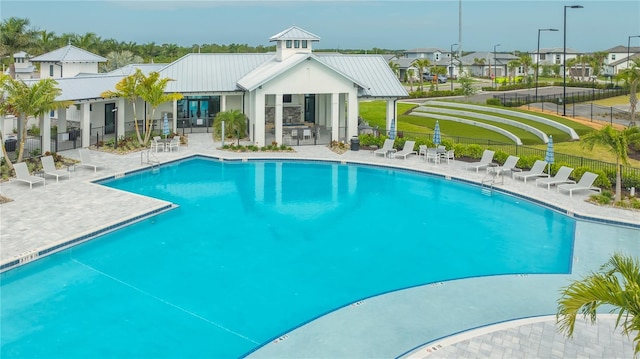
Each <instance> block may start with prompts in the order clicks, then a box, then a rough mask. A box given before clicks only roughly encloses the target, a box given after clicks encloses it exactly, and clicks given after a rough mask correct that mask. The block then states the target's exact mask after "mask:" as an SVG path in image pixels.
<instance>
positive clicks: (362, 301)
mask: <svg viewBox="0 0 640 359" xmlns="http://www.w3.org/2000/svg"><path fill="white" fill-rule="evenodd" d="M363 304H364V300H359V301H357V302H355V303H352V304H351V306H352V307H358V306H361V305H363Z"/></svg>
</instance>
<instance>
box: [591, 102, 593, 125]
mask: <svg viewBox="0 0 640 359" xmlns="http://www.w3.org/2000/svg"><path fill="white" fill-rule="evenodd" d="M591 122H593V102H592V103H591Z"/></svg>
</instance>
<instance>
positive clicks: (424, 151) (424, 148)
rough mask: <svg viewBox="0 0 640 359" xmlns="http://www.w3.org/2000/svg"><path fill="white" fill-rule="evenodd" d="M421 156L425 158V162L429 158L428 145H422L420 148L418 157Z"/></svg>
mask: <svg viewBox="0 0 640 359" xmlns="http://www.w3.org/2000/svg"><path fill="white" fill-rule="evenodd" d="M420 156H424V157H425V161H426V158H427V145H420V146H418V157H420Z"/></svg>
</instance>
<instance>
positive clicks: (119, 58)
mask: <svg viewBox="0 0 640 359" xmlns="http://www.w3.org/2000/svg"><path fill="white" fill-rule="evenodd" d="M106 58H107V63H106V64H103V65H102V66H101V67H102V71H103V72H109V71H113V70H116V69H119V68H121V67H124V66H126V65H129V64H141V63H143V62H144V60H143V59H142V57H140V56H138V55H134V54H133V53H132V52H131V51H127V50H124V51H118V52H116V51H112V52H110V53H109V54H107V56H106Z"/></svg>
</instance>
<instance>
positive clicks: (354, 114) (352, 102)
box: [347, 92, 360, 138]
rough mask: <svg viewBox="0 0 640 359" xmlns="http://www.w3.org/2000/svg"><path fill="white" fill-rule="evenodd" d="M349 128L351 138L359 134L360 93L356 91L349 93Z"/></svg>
mask: <svg viewBox="0 0 640 359" xmlns="http://www.w3.org/2000/svg"><path fill="white" fill-rule="evenodd" d="M347 101H349V104H348V105H347V122H348V123H349V124H348V125H347V128H348V130H349V134H348V135H349V138H351V137H353V136H357V135H358V106H359V105H360V104H359V103H358V95H356V93H355V92H352V93H349V94H347Z"/></svg>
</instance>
